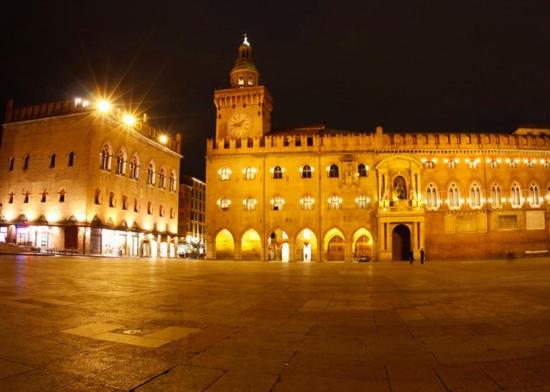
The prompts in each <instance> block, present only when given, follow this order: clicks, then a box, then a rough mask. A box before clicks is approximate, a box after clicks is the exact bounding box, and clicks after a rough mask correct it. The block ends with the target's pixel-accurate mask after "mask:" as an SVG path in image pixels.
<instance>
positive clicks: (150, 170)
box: [147, 162, 155, 185]
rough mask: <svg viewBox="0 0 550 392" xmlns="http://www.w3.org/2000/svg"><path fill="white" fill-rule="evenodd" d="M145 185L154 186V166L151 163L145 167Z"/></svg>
mask: <svg viewBox="0 0 550 392" xmlns="http://www.w3.org/2000/svg"><path fill="white" fill-rule="evenodd" d="M147 185H155V164H154V163H153V162H151V163H149V166H147Z"/></svg>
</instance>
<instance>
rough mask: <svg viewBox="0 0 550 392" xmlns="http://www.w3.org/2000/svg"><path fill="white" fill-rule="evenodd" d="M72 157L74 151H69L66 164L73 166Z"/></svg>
mask: <svg viewBox="0 0 550 392" xmlns="http://www.w3.org/2000/svg"><path fill="white" fill-rule="evenodd" d="M74 157H75V153H74V152H72V151H71V152H70V153H69V155H68V157H67V166H68V167H73V166H74Z"/></svg>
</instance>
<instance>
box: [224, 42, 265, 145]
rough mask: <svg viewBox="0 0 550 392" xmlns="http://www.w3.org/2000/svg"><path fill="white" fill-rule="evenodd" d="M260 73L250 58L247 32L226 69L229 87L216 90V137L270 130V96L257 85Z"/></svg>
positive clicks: (249, 135) (259, 133) (239, 135)
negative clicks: (228, 70) (231, 62)
mask: <svg viewBox="0 0 550 392" xmlns="http://www.w3.org/2000/svg"><path fill="white" fill-rule="evenodd" d="M259 78H260V74H259V73H258V70H257V69H256V66H255V65H254V62H253V61H252V46H250V43H249V42H248V39H247V37H246V34H245V35H244V40H243V43H242V44H241V46H239V53H238V56H237V60H235V65H234V66H233V68H232V69H231V72H230V73H229V79H230V83H231V88H228V89H223V90H216V91H215V92H214V104H215V105H216V139H238V138H247V137H260V136H263V135H265V134H267V133H269V131H270V130H271V111H272V110H273V100H272V98H271V95H270V94H269V91H267V89H266V88H265V87H264V86H260V85H259Z"/></svg>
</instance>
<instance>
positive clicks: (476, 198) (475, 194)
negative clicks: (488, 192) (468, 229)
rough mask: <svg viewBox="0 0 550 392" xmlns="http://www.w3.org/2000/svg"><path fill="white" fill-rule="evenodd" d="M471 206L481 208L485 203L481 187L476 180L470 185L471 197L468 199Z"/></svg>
mask: <svg viewBox="0 0 550 392" xmlns="http://www.w3.org/2000/svg"><path fill="white" fill-rule="evenodd" d="M468 203H469V204H470V207H471V208H475V209H478V208H481V207H482V205H483V200H482V197H481V188H480V186H479V184H478V183H477V182H474V183H473V184H472V185H470V198H469V200H468Z"/></svg>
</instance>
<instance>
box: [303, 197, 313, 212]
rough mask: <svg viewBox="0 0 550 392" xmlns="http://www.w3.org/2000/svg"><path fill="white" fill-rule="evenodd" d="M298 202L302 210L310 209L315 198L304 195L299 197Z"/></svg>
mask: <svg viewBox="0 0 550 392" xmlns="http://www.w3.org/2000/svg"><path fill="white" fill-rule="evenodd" d="M300 204H301V206H302V209H303V210H312V209H313V205H314V204H315V199H314V198H313V197H312V196H310V195H305V196H304V197H302V198H301V199H300Z"/></svg>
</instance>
